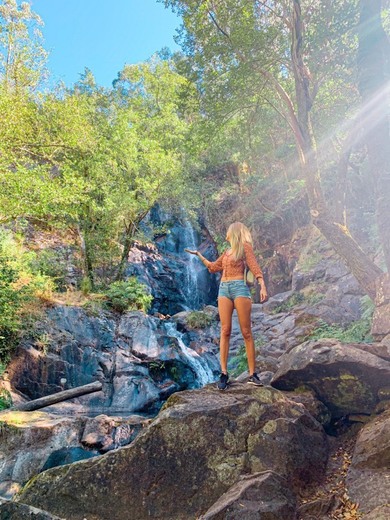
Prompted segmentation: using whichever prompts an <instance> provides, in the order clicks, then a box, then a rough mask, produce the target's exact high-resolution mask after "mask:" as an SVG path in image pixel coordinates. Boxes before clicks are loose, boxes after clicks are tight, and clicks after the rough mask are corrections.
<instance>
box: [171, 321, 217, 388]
mask: <svg viewBox="0 0 390 520" xmlns="http://www.w3.org/2000/svg"><path fill="white" fill-rule="evenodd" d="M165 330H166V331H167V335H168V336H169V337H170V338H176V339H177V342H178V344H179V347H180V349H181V351H182V352H183V356H184V357H185V359H186V360H187V362H188V364H189V365H190V366H191V367H192V369H193V370H194V372H195V374H196V376H197V381H196V382H197V387H198V388H201V387H202V386H204V385H207V384H208V383H211V382H212V381H214V379H215V378H214V375H213V372H212V370H211V369H210V367H209V365H208V364H207V361H206V360H204V359H203V358H202V356H200V355H199V354H198V353H197V352H196V351H195V350H193V349H192V348H188V347H187V346H186V344H185V343H184V341H183V339H182V337H183V334H182V333H181V332H179V331H178V330H177V328H176V325H175V324H174V323H165Z"/></svg>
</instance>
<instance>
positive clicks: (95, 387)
mask: <svg viewBox="0 0 390 520" xmlns="http://www.w3.org/2000/svg"><path fill="white" fill-rule="evenodd" d="M102 388H103V385H102V383H101V382H100V381H94V382H93V383H89V384H88V385H83V386H77V387H76V388H69V390H63V391H62V392H57V393H56V394H51V395H46V396H45V397H40V398H39V399H34V400H33V401H29V402H27V403H22V404H19V405H17V406H15V407H13V408H12V410H18V411H24V412H32V411H33V410H39V409H40V408H45V407H46V406H50V405H52V404H56V403H61V402H62V401H66V400H67V399H73V398H75V397H80V396H81V395H86V394H92V393H94V392H99V391H100V390H101V389H102Z"/></svg>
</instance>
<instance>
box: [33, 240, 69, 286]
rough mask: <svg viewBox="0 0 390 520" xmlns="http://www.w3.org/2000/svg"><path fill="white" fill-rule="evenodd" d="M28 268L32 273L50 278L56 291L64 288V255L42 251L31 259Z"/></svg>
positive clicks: (47, 250) (52, 251)
mask: <svg viewBox="0 0 390 520" xmlns="http://www.w3.org/2000/svg"><path fill="white" fill-rule="evenodd" d="M30 268H31V271H32V273H36V274H40V275H43V276H46V277H49V278H51V279H52V280H53V285H54V288H55V289H56V290H60V289H62V290H63V289H64V288H65V279H66V275H67V271H66V264H65V257H64V254H63V253H61V252H60V251H55V250H52V249H43V250H42V251H39V252H38V253H35V254H34V255H33V256H32V257H31V260H30Z"/></svg>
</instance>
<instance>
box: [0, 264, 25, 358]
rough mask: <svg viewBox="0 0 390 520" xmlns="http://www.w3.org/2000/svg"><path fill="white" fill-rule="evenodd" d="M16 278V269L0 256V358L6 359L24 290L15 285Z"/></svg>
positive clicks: (12, 343) (12, 345) (17, 324)
mask: <svg viewBox="0 0 390 520" xmlns="http://www.w3.org/2000/svg"><path fill="white" fill-rule="evenodd" d="M17 280H18V273H17V271H16V270H15V269H14V268H12V267H11V266H10V265H9V264H8V262H7V259H6V258H4V257H3V256H0V360H6V359H7V357H8V355H9V353H10V352H11V350H12V349H13V347H14V345H15V342H16V338H17V335H18V331H19V328H20V318H19V311H20V308H21V306H22V303H23V299H24V295H25V290H24V288H23V287H22V288H20V289H18V288H16V287H15V285H14V284H15V283H16V282H17Z"/></svg>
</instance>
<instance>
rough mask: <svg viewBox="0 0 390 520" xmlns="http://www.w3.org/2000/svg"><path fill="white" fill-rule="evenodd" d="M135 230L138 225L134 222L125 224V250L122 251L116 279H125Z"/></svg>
mask: <svg viewBox="0 0 390 520" xmlns="http://www.w3.org/2000/svg"><path fill="white" fill-rule="evenodd" d="M135 230H136V226H135V223H134V222H131V223H130V224H129V225H128V226H125V233H124V241H123V251H122V256H121V260H120V262H119V266H118V272H117V274H116V277H115V280H117V281H120V280H123V276H124V274H125V269H126V264H127V260H128V258H129V253H130V249H131V248H132V246H133V242H134V239H133V237H134V232H135Z"/></svg>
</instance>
